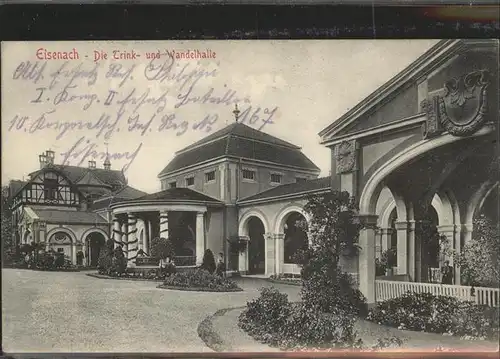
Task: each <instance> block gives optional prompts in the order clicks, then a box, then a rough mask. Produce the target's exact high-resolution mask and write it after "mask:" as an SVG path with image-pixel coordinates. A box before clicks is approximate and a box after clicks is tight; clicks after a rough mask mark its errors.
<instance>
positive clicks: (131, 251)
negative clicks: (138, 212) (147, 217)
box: [127, 213, 138, 267]
mask: <svg viewBox="0 0 500 359" xmlns="http://www.w3.org/2000/svg"><path fill="white" fill-rule="evenodd" d="M137 242H138V239H137V218H136V217H135V216H134V215H133V214H132V213H128V233H127V267H135V259H136V258H137V249H138V248H137Z"/></svg>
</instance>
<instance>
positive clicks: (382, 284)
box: [375, 280, 500, 307]
mask: <svg viewBox="0 0 500 359" xmlns="http://www.w3.org/2000/svg"><path fill="white" fill-rule="evenodd" d="M375 286H376V287H375V293H376V295H377V302H381V301H384V300H388V299H393V298H397V297H400V296H402V295H403V294H405V293H406V292H408V291H411V292H415V293H431V294H434V295H445V296H450V297H455V298H457V299H459V300H464V301H472V302H475V303H476V304H480V305H487V306H490V307H499V306H500V291H499V289H498V288H486V287H474V291H472V287H470V286H463V285H451V284H435V283H418V282H396V281H388V280H376V281H375Z"/></svg>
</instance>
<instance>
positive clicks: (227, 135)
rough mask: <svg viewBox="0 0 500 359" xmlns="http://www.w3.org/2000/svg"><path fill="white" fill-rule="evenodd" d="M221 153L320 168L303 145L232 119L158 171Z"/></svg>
mask: <svg viewBox="0 0 500 359" xmlns="http://www.w3.org/2000/svg"><path fill="white" fill-rule="evenodd" d="M218 157H235V158H244V159H252V160H258V161H266V162H271V163H276V164H279V165H285V166H292V167H298V168H303V169H308V170H315V171H319V168H318V167H317V166H316V165H315V164H314V163H313V162H312V161H311V160H310V159H309V158H307V157H306V156H305V155H304V154H303V153H302V151H301V150H300V147H297V146H295V145H292V144H290V143H288V142H286V141H283V140H280V139H279V138H276V137H274V136H271V135H268V134H266V133H264V132H261V131H258V130H256V129H254V128H251V127H249V126H247V125H244V124H242V123H233V124H231V125H229V126H226V127H225V128H223V129H222V130H219V131H217V132H215V133H213V134H211V135H209V136H207V137H205V138H204V139H202V140H200V141H198V142H196V143H195V144H193V145H191V146H188V147H186V148H184V149H183V150H181V151H179V152H177V153H176V155H175V157H174V159H173V160H172V161H171V162H170V163H169V164H168V165H167V166H166V167H165V168H164V169H163V170H162V171H161V172H160V174H159V175H160V176H161V175H163V174H166V173H169V172H173V171H176V170H179V169H182V168H185V167H188V166H192V165H195V164H197V163H200V162H203V161H208V160H211V159H215V158H218Z"/></svg>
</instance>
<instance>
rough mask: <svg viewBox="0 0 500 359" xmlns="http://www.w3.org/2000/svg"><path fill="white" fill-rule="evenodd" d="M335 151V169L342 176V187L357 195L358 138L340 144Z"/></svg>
mask: <svg viewBox="0 0 500 359" xmlns="http://www.w3.org/2000/svg"><path fill="white" fill-rule="evenodd" d="M334 151H335V160H336V169H335V171H336V173H337V174H338V175H339V176H340V189H341V190H342V191H347V192H349V194H350V195H351V196H356V195H357V193H356V192H357V191H356V189H357V169H358V168H357V167H358V152H359V145H358V143H357V142H356V140H351V141H344V142H342V143H340V144H338V145H337V146H336V147H335V150H334ZM332 170H333V168H332Z"/></svg>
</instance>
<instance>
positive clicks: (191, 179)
mask: <svg viewBox="0 0 500 359" xmlns="http://www.w3.org/2000/svg"><path fill="white" fill-rule="evenodd" d="M186 186H194V177H188V178H186Z"/></svg>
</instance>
